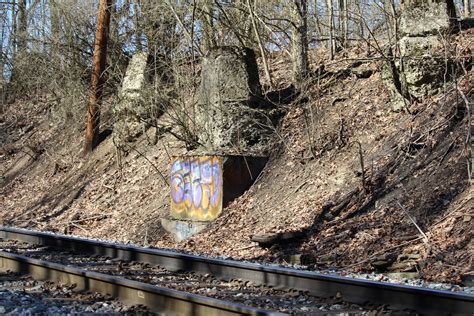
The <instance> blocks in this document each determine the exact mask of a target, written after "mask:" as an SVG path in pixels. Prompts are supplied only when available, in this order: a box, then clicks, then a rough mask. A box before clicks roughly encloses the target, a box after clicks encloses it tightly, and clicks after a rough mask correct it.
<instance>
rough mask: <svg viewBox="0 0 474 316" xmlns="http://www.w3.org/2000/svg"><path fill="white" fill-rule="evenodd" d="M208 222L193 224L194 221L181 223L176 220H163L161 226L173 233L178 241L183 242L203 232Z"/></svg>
mask: <svg viewBox="0 0 474 316" xmlns="http://www.w3.org/2000/svg"><path fill="white" fill-rule="evenodd" d="M208 224H209V223H208V222H193V221H181V220H174V219H167V218H162V219H161V226H163V228H164V229H165V230H166V231H167V232H169V233H171V235H172V236H173V237H174V239H175V240H176V241H182V240H185V239H188V238H189V237H191V236H193V235H195V234H197V233H199V232H201V231H202V230H203V229H204V228H206V226H207V225H208Z"/></svg>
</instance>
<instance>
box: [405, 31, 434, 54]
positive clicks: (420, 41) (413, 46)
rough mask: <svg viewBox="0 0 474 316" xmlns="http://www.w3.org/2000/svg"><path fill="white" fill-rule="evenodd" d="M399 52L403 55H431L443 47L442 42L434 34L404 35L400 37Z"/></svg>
mask: <svg viewBox="0 0 474 316" xmlns="http://www.w3.org/2000/svg"><path fill="white" fill-rule="evenodd" d="M399 43H400V54H401V55H402V56H403V57H422V56H432V55H433V54H434V53H436V52H439V51H441V50H442V49H443V43H442V42H441V41H440V39H439V37H438V36H436V35H429V36H413V37H409V36H405V37H403V38H401V39H400V42H399Z"/></svg>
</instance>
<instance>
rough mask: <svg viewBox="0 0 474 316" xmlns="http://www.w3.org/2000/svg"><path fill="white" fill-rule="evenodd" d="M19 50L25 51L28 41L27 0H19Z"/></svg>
mask: <svg viewBox="0 0 474 316" xmlns="http://www.w3.org/2000/svg"><path fill="white" fill-rule="evenodd" d="M18 20H19V21H18V22H19V25H18V50H19V51H20V52H24V51H25V50H26V46H27V42H28V19H27V16H26V0H20V2H18Z"/></svg>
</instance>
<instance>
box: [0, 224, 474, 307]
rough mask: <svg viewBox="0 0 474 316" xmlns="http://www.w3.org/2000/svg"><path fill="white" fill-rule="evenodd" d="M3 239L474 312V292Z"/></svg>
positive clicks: (70, 242) (3, 230)
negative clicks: (467, 292)
mask: <svg viewBox="0 0 474 316" xmlns="http://www.w3.org/2000/svg"><path fill="white" fill-rule="evenodd" d="M0 238H4V239H14V240H21V241H25V242H30V243H35V244H40V245H45V246H52V247H58V248H67V249H70V250H72V251H80V252H87V253H91V254H95V255H102V256H108V257H111V258H118V259H123V260H131V261H138V262H146V263H150V264H156V265H159V266H161V267H164V268H166V269H169V270H172V271H176V270H186V271H195V272H199V273H210V274H212V275H214V276H216V277H218V278H223V279H230V278H238V279H243V280H249V281H252V282H255V283H259V284H266V285H271V286H277V287H281V288H292V289H298V290H303V291H308V292H309V293H310V294H312V295H315V296H320V297H331V296H336V295H339V296H341V297H342V299H343V300H345V301H348V302H354V303H359V304H360V303H372V304H387V305H389V306H390V307H392V308H396V309H411V310H415V311H417V312H420V313H424V314H429V315H473V314H474V295H471V294H466V293H459V292H450V291H441V290H433V289H427V288H420V287H413V286H405V285H398V284H389V283H382V282H375V281H369V280H360V279H353V278H347V277H340V276H333V275H325V274H320V273H314V272H310V271H301V270H295V269H289V268H282V267H271V266H266V265H260V264H255V263H246V262H239V261H232V260H222V259H212V258H206V257H200V256H195V255H190V254H183V253H178V252H173V251H168V250H160V249H149V248H140V247H134V246H126V245H121V244H115V243H107V242H102V241H95V240H87V239H83V238H78V237H70V236H63V235H56V234H52V233H44V232H38V231H30V230H24V229H17V228H10V227H0Z"/></svg>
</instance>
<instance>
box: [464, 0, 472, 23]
mask: <svg viewBox="0 0 474 316" xmlns="http://www.w3.org/2000/svg"><path fill="white" fill-rule="evenodd" d="M463 4H464V18H466V19H467V18H468V17H470V16H471V0H464V3H463Z"/></svg>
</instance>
